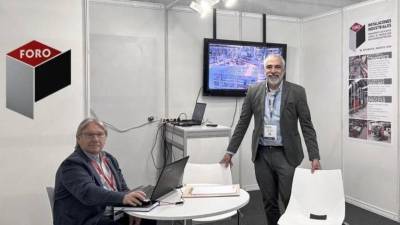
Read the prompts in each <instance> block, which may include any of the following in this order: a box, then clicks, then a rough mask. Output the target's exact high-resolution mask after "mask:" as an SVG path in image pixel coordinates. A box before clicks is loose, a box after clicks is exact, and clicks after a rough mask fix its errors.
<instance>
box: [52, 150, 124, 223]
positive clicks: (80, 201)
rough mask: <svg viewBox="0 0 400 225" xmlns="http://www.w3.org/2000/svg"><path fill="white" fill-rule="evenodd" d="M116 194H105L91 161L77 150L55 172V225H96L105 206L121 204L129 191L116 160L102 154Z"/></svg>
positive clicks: (107, 192) (109, 192)
mask: <svg viewBox="0 0 400 225" xmlns="http://www.w3.org/2000/svg"><path fill="white" fill-rule="evenodd" d="M105 155H106V157H107V159H108V161H109V166H110V169H111V171H112V173H113V175H114V177H115V180H116V184H117V189H118V192H114V191H108V190H106V189H104V188H103V187H102V183H101V180H100V177H99V175H98V174H97V172H96V170H95V169H94V168H93V167H92V166H91V164H90V159H89V157H87V156H86V155H85V153H84V152H83V151H82V150H81V149H80V148H79V147H77V148H76V149H75V151H74V152H73V153H72V154H71V155H70V156H69V157H68V158H67V159H65V160H64V161H63V162H62V163H61V165H60V167H59V168H58V170H57V174H56V182H55V190H54V195H55V196H54V199H55V202H54V225H95V224H97V222H98V221H99V219H100V217H101V216H102V215H103V213H104V210H105V207H106V206H107V205H113V204H121V203H122V199H123V197H124V195H125V191H128V187H127V185H126V183H125V180H124V177H123V176H122V173H121V169H120V168H119V166H118V162H117V160H116V159H115V158H114V157H113V156H112V155H111V154H109V153H107V152H105Z"/></svg>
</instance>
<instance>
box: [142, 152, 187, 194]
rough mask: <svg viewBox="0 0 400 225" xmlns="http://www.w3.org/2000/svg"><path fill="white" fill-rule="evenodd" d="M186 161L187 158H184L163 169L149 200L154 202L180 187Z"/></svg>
mask: <svg viewBox="0 0 400 225" xmlns="http://www.w3.org/2000/svg"><path fill="white" fill-rule="evenodd" d="M188 159H189V156H186V157H184V158H182V159H180V160H177V161H175V162H173V163H170V164H168V165H166V166H165V167H164V169H163V170H162V171H161V174H160V176H159V177H158V181H157V184H156V186H155V187H154V190H153V193H152V194H151V198H150V199H151V200H153V201H155V200H157V199H158V198H160V197H162V196H163V195H165V194H167V193H168V192H170V191H173V190H175V188H177V187H179V186H181V185H182V178H183V172H184V170H185V166H186V163H187V161H188Z"/></svg>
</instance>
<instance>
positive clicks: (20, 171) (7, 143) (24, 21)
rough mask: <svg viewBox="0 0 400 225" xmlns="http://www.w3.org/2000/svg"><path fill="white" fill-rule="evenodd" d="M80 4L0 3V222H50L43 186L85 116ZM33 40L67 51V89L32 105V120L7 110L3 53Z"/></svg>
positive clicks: (52, 175) (69, 149)
mask: <svg viewBox="0 0 400 225" xmlns="http://www.w3.org/2000/svg"><path fill="white" fill-rule="evenodd" d="M82 17H83V3H82V1H51V0H38V1H34V2H32V1H25V0H22V1H1V3H0V27H2V29H3V30H2V32H0V55H1V57H0V84H1V88H0V105H1V107H0V124H1V126H0V156H1V157H0V177H1V185H0V211H1V212H2V213H1V216H0V224H13V225H27V224H35V225H42V224H52V218H51V209H50V204H49V200H48V197H47V193H46V190H45V187H46V186H54V178H55V173H56V170H57V168H58V166H59V164H60V163H61V161H62V160H64V159H65V158H66V157H67V156H68V155H69V154H71V153H72V151H73V149H74V146H75V130H76V127H77V125H78V123H79V122H80V120H82V118H83V116H84V97H83V96H84V89H83V86H84V85H83V81H84V58H83V55H84V52H83V34H82V30H83V28H82V24H83V18H82ZM32 40H37V41H39V42H42V43H44V44H46V45H49V46H51V47H53V48H55V49H59V50H61V51H62V52H64V51H66V50H69V49H71V85H70V86H67V87H65V88H63V89H61V90H59V91H57V92H56V93H54V94H52V95H50V96H48V97H46V98H44V99H42V100H41V101H39V102H36V103H35V106H34V107H35V109H34V119H30V118H27V117H25V116H22V115H21V114H18V113H16V112H14V111H11V110H8V109H6V102H5V100H6V96H5V94H6V86H5V84H6V69H5V68H6V65H5V61H6V60H5V58H6V57H5V55H6V54H7V53H8V52H10V51H12V50H14V49H16V48H17V47H20V46H21V45H23V44H26V43H27V42H30V41H32Z"/></svg>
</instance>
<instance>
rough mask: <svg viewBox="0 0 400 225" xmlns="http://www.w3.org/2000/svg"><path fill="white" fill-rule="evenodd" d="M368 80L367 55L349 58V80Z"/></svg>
mask: <svg viewBox="0 0 400 225" xmlns="http://www.w3.org/2000/svg"><path fill="white" fill-rule="evenodd" d="M362 78H368V57H367V55H356V56H351V57H349V79H362Z"/></svg>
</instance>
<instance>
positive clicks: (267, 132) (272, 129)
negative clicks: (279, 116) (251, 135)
mask: <svg viewBox="0 0 400 225" xmlns="http://www.w3.org/2000/svg"><path fill="white" fill-rule="evenodd" d="M276 134H277V127H276V125H265V126H264V138H266V139H268V140H276V138H277V136H276Z"/></svg>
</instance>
